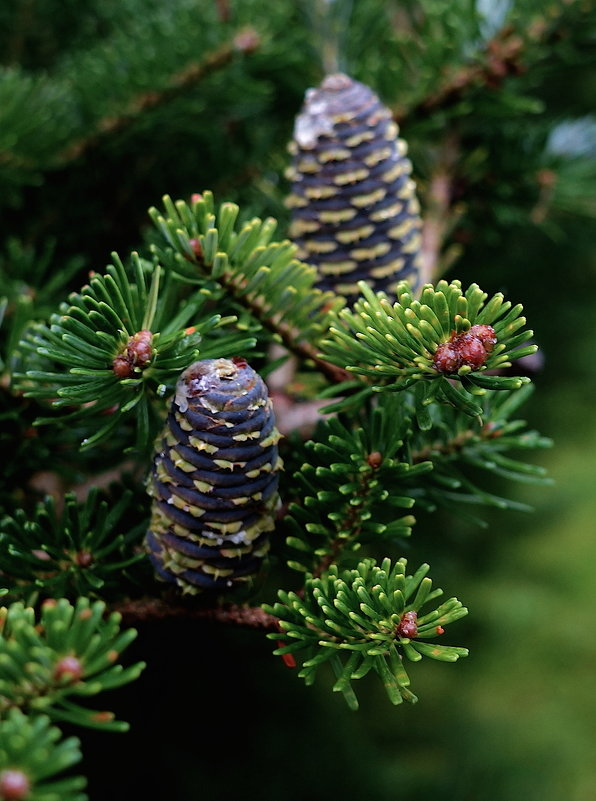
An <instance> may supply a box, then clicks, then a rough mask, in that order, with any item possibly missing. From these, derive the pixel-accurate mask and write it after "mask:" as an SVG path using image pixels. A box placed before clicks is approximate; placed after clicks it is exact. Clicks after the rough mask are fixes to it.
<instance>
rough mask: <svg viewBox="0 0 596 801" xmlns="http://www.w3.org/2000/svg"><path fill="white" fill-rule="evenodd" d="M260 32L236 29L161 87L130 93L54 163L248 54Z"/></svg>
mask: <svg viewBox="0 0 596 801" xmlns="http://www.w3.org/2000/svg"><path fill="white" fill-rule="evenodd" d="M260 43H261V42H260V36H259V34H258V33H257V31H256V30H255V29H254V28H251V27H247V28H244V29H242V30H240V31H238V32H237V33H236V34H235V35H234V36H233V37H232V39H231V40H230V41H228V42H225V43H224V44H223V45H221V46H220V47H218V48H217V50H214V51H212V52H211V53H207V54H206V56H205V57H204V58H203V59H202V60H201V61H196V62H193V63H192V64H188V65H187V66H186V67H185V68H184V69H183V70H182V71H181V72H179V73H177V74H176V75H173V76H172V77H171V78H170V81H169V84H168V86H166V87H165V88H163V89H161V90H151V91H145V92H141V93H140V94H139V95H137V96H136V97H133V98H132V99H131V100H130V101H129V102H128V104H127V106H126V108H125V109H123V110H122V111H121V112H120V113H118V114H111V115H109V116H106V117H103V118H102V119H100V120H98V122H97V123H96V124H95V127H94V130H93V131H92V132H91V133H90V134H89V135H87V136H85V137H83V138H82V139H79V140H77V141H76V142H73V143H71V144H70V145H68V147H66V148H65V149H64V150H63V151H62V152H61V153H58V155H57V156H56V164H57V165H59V166H64V165H65V164H68V163H69V162H71V161H75V160H76V159H78V158H80V157H81V156H82V155H84V154H85V153H87V152H88V151H89V150H92V149H93V148H95V147H97V146H98V145H100V144H101V143H102V142H103V141H104V140H105V139H107V138H108V137H109V136H111V135H112V134H115V133H119V132H120V131H123V130H124V129H125V128H127V127H128V126H129V125H131V124H132V123H133V122H134V121H135V120H136V119H137V118H138V117H140V116H141V115H142V114H145V113H146V112H148V111H151V110H152V109H154V108H157V107H158V106H162V105H165V104H166V103H169V102H171V101H172V100H175V99H176V98H177V97H179V96H180V95H183V94H184V93H185V92H188V91H189V89H191V88H192V87H193V86H195V85H196V84H198V83H200V82H201V81H202V80H204V79H205V78H206V77H207V76H208V75H211V74H212V73H213V72H216V71H217V70H220V69H223V68H224V67H226V66H227V65H228V64H229V63H230V62H231V61H232V60H233V59H234V57H235V56H236V55H238V54H239V53H241V54H250V53H252V52H254V51H255V50H257V49H258V48H259V47H260Z"/></svg>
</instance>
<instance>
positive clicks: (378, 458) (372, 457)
mask: <svg viewBox="0 0 596 801" xmlns="http://www.w3.org/2000/svg"><path fill="white" fill-rule="evenodd" d="M366 461H367V462H368V464H369V465H370V467H372V469H373V470H376V469H377V467H380V466H381V465H382V463H383V454H382V453H379V451H373V452H372V453H369V454H368V458H367V460H366Z"/></svg>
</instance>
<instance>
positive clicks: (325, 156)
mask: <svg viewBox="0 0 596 801" xmlns="http://www.w3.org/2000/svg"><path fill="white" fill-rule="evenodd" d="M289 149H290V153H292V155H293V161H292V166H291V167H290V168H289V170H288V173H287V175H288V177H289V178H290V180H291V181H292V188H291V194H290V195H289V197H288V198H287V201H286V202H287V205H288V207H289V208H290V209H291V215H292V219H291V224H290V230H289V235H290V239H292V241H293V242H294V243H295V244H296V245H298V248H299V251H298V254H297V255H298V257H299V258H300V259H302V260H303V261H305V262H307V263H309V264H313V265H314V266H315V267H316V268H317V270H318V273H319V276H320V277H319V281H318V284H317V285H318V287H319V288H320V289H323V290H332V291H334V292H336V293H337V294H339V295H343V296H344V297H345V298H346V299H347V300H348V302H353V301H354V300H355V299H356V297H358V296H359V294H360V292H359V290H358V287H357V285H356V284H357V282H358V281H366V283H367V284H368V285H369V286H371V287H372V288H373V289H374V290H375V291H379V290H382V291H385V292H386V293H387V294H388V295H389V296H392V295H394V288H395V285H396V284H397V283H398V282H399V281H401V280H403V279H407V280H409V281H410V283H411V284H412V287H413V288H416V287H417V286H418V284H419V283H420V272H421V254H420V246H421V229H422V222H421V218H420V206H419V203H418V199H417V197H416V187H415V184H414V181H413V180H412V177H411V172H412V165H411V163H410V161H409V159H408V158H407V157H406V152H407V146H406V144H405V142H404V141H403V139H400V138H398V127H397V125H396V123H395V122H394V121H393V120H392V115H391V112H390V111H389V109H388V108H387V107H386V106H384V105H383V104H382V103H381V101H380V100H379V98H378V97H377V95H376V94H375V93H374V92H373V91H372V90H371V89H369V88H368V86H365V85H364V84H362V83H359V82H358V81H354V80H352V78H350V77H348V76H347V75H344V74H343V73H337V74H334V75H328V76H327V77H326V78H325V79H324V80H323V82H322V84H321V86H320V87H318V88H317V89H309V90H308V91H307V93H306V98H305V102H304V105H303V107H302V110H301V113H300V114H299V115H298V117H297V118H296V124H295V127H294V138H293V140H292V142H291V143H290V146H289Z"/></svg>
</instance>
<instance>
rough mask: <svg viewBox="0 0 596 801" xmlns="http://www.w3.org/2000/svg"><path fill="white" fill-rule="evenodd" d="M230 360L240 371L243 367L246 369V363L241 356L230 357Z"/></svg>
mask: <svg viewBox="0 0 596 801" xmlns="http://www.w3.org/2000/svg"><path fill="white" fill-rule="evenodd" d="M231 360H232V361H233V362H234V364H235V365H236V367H238V368H239V369H240V370H244V368H245V367H248V362H247V361H246V359H244V358H243V357H242V356H232V359H231Z"/></svg>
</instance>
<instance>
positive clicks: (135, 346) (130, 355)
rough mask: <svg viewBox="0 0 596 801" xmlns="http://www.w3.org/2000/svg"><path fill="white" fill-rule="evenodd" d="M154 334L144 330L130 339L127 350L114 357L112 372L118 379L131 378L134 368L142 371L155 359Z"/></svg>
mask: <svg viewBox="0 0 596 801" xmlns="http://www.w3.org/2000/svg"><path fill="white" fill-rule="evenodd" d="M152 343H153V333H152V332H151V331H148V330H146V329H144V330H143V331H137V333H136V334H133V335H132V336H131V337H129V339H128V342H127V343H126V349H125V350H124V351H123V352H122V353H119V354H118V355H117V356H115V357H114V360H113V361H112V370H113V371H114V373H115V374H116V375H117V376H118V378H130V377H131V376H132V375H133V374H134V368H135V367H139V368H140V369H141V370H142V369H143V368H144V367H147V365H149V364H150V363H151V360H152V359H153V345H152Z"/></svg>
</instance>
